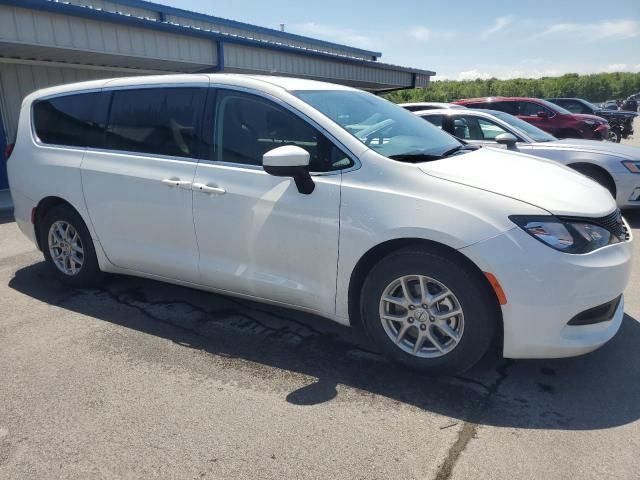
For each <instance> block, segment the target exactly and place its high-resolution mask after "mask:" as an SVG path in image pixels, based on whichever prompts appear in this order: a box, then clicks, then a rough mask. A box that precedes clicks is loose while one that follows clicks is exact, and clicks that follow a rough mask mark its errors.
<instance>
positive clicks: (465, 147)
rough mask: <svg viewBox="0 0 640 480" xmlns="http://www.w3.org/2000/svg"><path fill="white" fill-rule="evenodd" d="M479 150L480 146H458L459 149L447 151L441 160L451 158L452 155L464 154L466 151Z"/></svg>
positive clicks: (454, 148)
mask: <svg viewBox="0 0 640 480" xmlns="http://www.w3.org/2000/svg"><path fill="white" fill-rule="evenodd" d="M479 148H480V146H479V145H470V144H466V145H458V146H457V147H453V148H452V149H451V150H447V151H446V152H444V153H443V154H442V156H441V157H440V158H445V157H450V156H451V155H454V154H456V153H458V152H462V151H464V150H469V151H472V150H478V149H479Z"/></svg>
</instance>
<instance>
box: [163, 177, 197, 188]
mask: <svg viewBox="0 0 640 480" xmlns="http://www.w3.org/2000/svg"><path fill="white" fill-rule="evenodd" d="M162 183H164V184H165V185H167V186H168V187H180V188H189V187H191V182H190V181H189V180H180V179H179V178H165V179H164V180H162Z"/></svg>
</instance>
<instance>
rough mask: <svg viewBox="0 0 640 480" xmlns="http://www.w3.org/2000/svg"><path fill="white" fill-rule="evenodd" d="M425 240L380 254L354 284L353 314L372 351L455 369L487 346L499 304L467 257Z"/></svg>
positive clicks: (412, 363)
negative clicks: (357, 286)
mask: <svg viewBox="0 0 640 480" xmlns="http://www.w3.org/2000/svg"><path fill="white" fill-rule="evenodd" d="M429 247H430V246H429V245H420V244H418V245H415V246H409V247H404V248H402V249H399V250H396V251H394V252H391V253H389V254H388V255H386V256H385V257H383V258H382V259H380V260H379V261H378V263H376V264H375V265H374V266H373V267H372V268H371V270H370V271H369V273H368V275H367V277H366V278H365V281H364V283H363V285H362V290H361V293H360V315H361V319H362V323H363V325H364V327H365V330H366V332H367V333H368V335H369V337H370V338H371V339H372V340H373V341H374V343H375V344H376V346H377V347H378V350H379V351H380V352H381V353H383V354H385V355H386V356H388V357H389V358H390V359H392V360H394V361H395V362H397V363H399V364H401V365H403V366H405V367H408V368H410V369H414V370H420V371H423V372H430V373H439V374H442V373H459V372H461V371H464V370H466V369H468V368H470V367H471V366H472V365H474V364H475V363H476V362H478V360H480V358H481V357H482V356H483V355H484V354H485V353H486V352H487V350H488V349H489V347H490V345H491V343H492V341H493V339H494V334H495V332H496V328H497V325H498V322H499V321H500V310H499V308H500V307H499V305H498V302H497V299H496V298H495V294H494V293H493V291H492V290H491V286H490V285H489V284H488V282H487V280H486V278H484V276H483V275H482V273H481V272H480V271H479V270H478V269H477V268H476V267H475V266H474V265H473V264H471V263H470V262H469V261H468V260H465V259H464V257H462V256H461V255H459V254H457V253H455V252H448V251H444V249H443V248H442V247H441V248H437V247H434V248H433V249H431V248H429Z"/></svg>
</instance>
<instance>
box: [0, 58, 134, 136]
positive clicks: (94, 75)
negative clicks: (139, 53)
mask: <svg viewBox="0 0 640 480" xmlns="http://www.w3.org/2000/svg"><path fill="white" fill-rule="evenodd" d="M127 75H131V73H129V72H125V71H122V70H108V69H87V68H71V67H48V66H37V65H28V64H16V63H0V114H2V120H3V124H4V128H5V130H6V135H7V139H8V141H9V143H11V142H13V141H14V140H15V138H16V128H17V124H18V115H19V114H20V106H21V104H22V99H23V98H24V97H25V96H26V95H28V94H29V93H31V92H33V91H34V90H37V89H39V88H44V87H52V86H55V85H61V84H64V83H72V82H82V81H84V80H95V79H98V78H112V77H122V76H127Z"/></svg>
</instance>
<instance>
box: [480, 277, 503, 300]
mask: <svg viewBox="0 0 640 480" xmlns="http://www.w3.org/2000/svg"><path fill="white" fill-rule="evenodd" d="M484 276H485V277H487V280H489V283H490V284H491V287H493V291H494V292H495V293H496V297H498V302H500V305H506V304H507V296H506V295H505V294H504V290H502V287H501V286H500V283H499V282H498V279H497V278H496V277H495V275H494V274H493V273H489V272H484Z"/></svg>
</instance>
